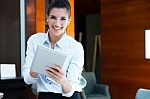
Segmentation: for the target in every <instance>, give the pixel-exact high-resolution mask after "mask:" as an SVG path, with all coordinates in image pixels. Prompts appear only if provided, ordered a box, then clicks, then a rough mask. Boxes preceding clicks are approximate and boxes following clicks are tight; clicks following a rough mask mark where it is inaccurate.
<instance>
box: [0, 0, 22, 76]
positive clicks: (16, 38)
mask: <svg viewBox="0 0 150 99" xmlns="http://www.w3.org/2000/svg"><path fill="white" fill-rule="evenodd" d="M8 2H9V3H8ZM19 5H20V1H19V0H15V1H12V0H1V3H0V7H1V9H0V12H1V16H0V64H16V70H17V76H19V75H21V72H20V70H21V63H20V56H21V55H20V48H21V46H20V6H19Z"/></svg>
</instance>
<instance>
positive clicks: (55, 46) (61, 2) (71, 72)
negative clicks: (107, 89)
mask: <svg viewBox="0 0 150 99" xmlns="http://www.w3.org/2000/svg"><path fill="white" fill-rule="evenodd" d="M70 11H71V6H70V3H69V1H68V0H51V2H50V4H49V7H48V10H47V16H48V17H47V24H48V27H49V29H48V31H46V33H43V32H40V33H37V34H34V35H31V36H30V37H29V39H28V41H27V50H26V59H25V64H24V66H23V70H22V71H23V72H22V74H23V77H24V81H25V83H26V84H34V83H36V84H37V92H39V95H38V99H50V98H52V99H66V98H67V97H69V99H80V94H79V93H80V92H81V91H82V89H83V88H84V87H85V85H86V81H85V79H84V78H83V76H82V75H81V73H82V71H83V64H84V50H83V47H82V44H81V43H79V42H77V41H76V40H75V39H74V38H72V37H71V36H69V35H68V34H67V33H68V31H66V28H67V26H68V24H69V23H70V19H71V17H70V13H71V12H70ZM37 46H43V47H47V48H50V49H52V50H55V51H59V52H63V53H65V54H67V57H66V60H65V62H64V65H63V66H59V65H58V64H57V63H55V64H49V65H50V66H46V68H45V69H44V70H45V72H46V73H47V75H43V74H40V73H38V72H36V71H34V70H33V69H31V66H32V62H33V59H34V56H35V54H36V53H35V51H36V50H37ZM76 53H78V54H76ZM39 61H41V60H39ZM57 61H59V60H57ZM58 63H59V62H58ZM61 67H62V68H61Z"/></svg>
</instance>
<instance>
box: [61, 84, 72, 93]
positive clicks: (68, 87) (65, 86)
mask: <svg viewBox="0 0 150 99" xmlns="http://www.w3.org/2000/svg"><path fill="white" fill-rule="evenodd" d="M71 90H72V86H71V84H70V83H69V81H66V82H65V83H64V84H62V91H63V92H64V93H69V92H71Z"/></svg>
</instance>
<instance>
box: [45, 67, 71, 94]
mask: <svg viewBox="0 0 150 99" xmlns="http://www.w3.org/2000/svg"><path fill="white" fill-rule="evenodd" d="M46 72H47V74H48V75H49V76H50V77H52V78H53V79H54V80H55V81H56V82H57V83H58V84H60V85H61V86H62V89H63V91H64V92H65V93H68V92H70V91H71V88H72V87H71V84H70V83H69V80H68V79H67V77H66V75H65V73H64V71H63V69H62V68H61V67H60V66H58V65H53V66H52V67H47V68H46Z"/></svg>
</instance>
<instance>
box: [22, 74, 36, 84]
mask: <svg viewBox="0 0 150 99" xmlns="http://www.w3.org/2000/svg"><path fill="white" fill-rule="evenodd" d="M36 79H37V78H34V77H32V76H31V75H30V73H29V74H28V75H27V76H26V77H25V83H26V84H33V83H35V82H36Z"/></svg>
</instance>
